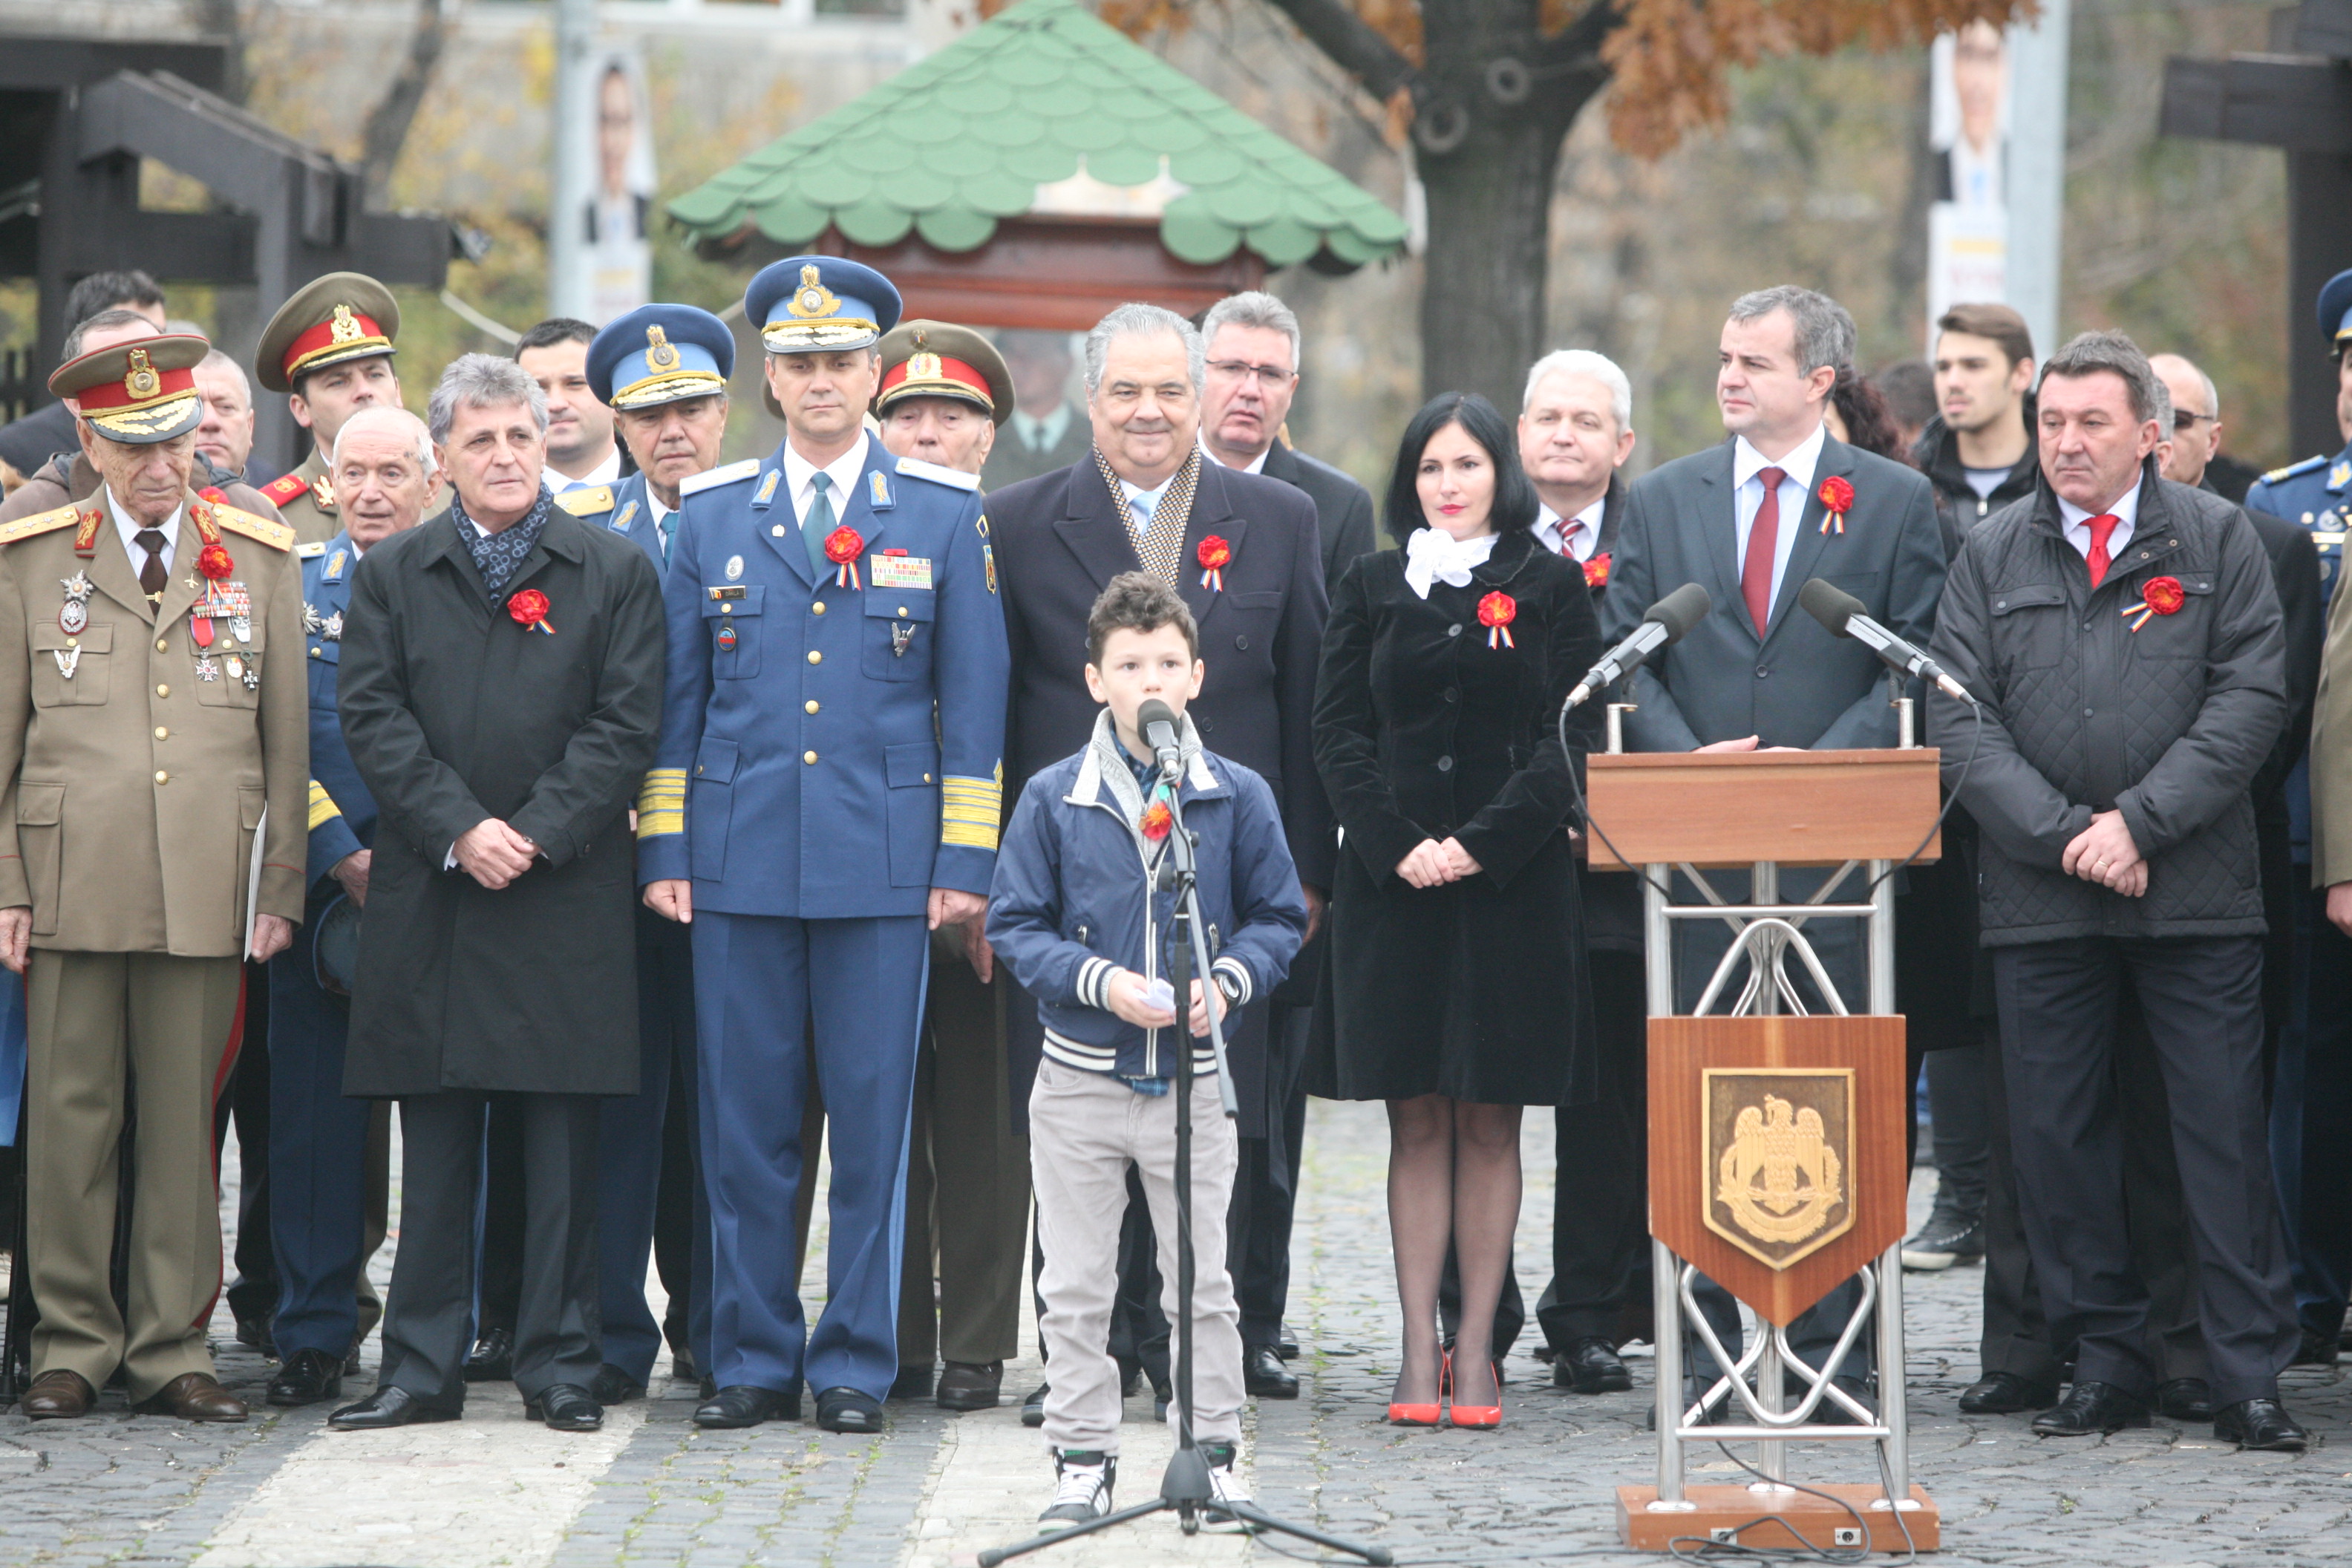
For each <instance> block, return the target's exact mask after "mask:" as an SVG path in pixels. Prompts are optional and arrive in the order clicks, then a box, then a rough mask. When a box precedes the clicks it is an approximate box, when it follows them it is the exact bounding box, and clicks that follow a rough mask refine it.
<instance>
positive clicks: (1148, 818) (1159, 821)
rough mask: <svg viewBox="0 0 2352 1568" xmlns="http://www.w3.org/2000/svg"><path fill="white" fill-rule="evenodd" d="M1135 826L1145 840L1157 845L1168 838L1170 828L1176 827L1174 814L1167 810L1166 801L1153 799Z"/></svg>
mask: <svg viewBox="0 0 2352 1568" xmlns="http://www.w3.org/2000/svg"><path fill="white" fill-rule="evenodd" d="M1137 826H1139V827H1140V828H1141V829H1142V832H1143V836H1144V837H1146V838H1149V839H1150V840H1151V842H1153V843H1154V844H1157V843H1159V842H1160V840H1161V839H1163V838H1165V837H1168V830H1169V829H1170V828H1171V827H1173V826H1176V814H1175V813H1174V812H1172V811H1171V810H1169V809H1168V803H1167V802H1166V801H1164V800H1160V799H1158V798H1157V797H1155V798H1154V799H1153V800H1152V802H1151V804H1150V805H1147V806H1145V807H1144V808H1143V820H1142V822H1140V823H1139V824H1138V825H1137Z"/></svg>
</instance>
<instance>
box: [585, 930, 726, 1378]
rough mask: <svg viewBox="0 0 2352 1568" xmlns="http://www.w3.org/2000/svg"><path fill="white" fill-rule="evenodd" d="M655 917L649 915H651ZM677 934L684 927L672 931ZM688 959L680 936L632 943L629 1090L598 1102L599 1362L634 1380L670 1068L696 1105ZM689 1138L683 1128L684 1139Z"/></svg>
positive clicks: (647, 1359)
mask: <svg viewBox="0 0 2352 1568" xmlns="http://www.w3.org/2000/svg"><path fill="white" fill-rule="evenodd" d="M655 918H658V917H655ZM681 934H683V933H681ZM694 1058H695V1045H694V964H693V955H692V952H691V950H690V948H689V947H688V943H687V942H682V941H680V942H649V941H646V940H645V939H644V937H643V935H642V933H641V934H640V937H639V940H638V942H637V1064H638V1067H637V1070H638V1075H639V1076H638V1080H637V1081H638V1086H639V1087H638V1089H637V1092H636V1093H635V1094H633V1095H630V1096H628V1097H626V1098H625V1099H620V1100H604V1101H603V1102H602V1104H601V1105H600V1107H599V1109H598V1117H599V1130H598V1134H597V1154H598V1165H597V1173H596V1252H597V1275H598V1292H599V1296H600V1298H601V1300H602V1304H603V1318H604V1362H605V1364H606V1365H608V1366H617V1367H619V1368H620V1369H621V1370H622V1371H623V1372H625V1373H628V1374H629V1376H630V1377H631V1378H633V1379H634V1380H635V1381H636V1382H637V1383H639V1384H644V1383H647V1382H649V1381H650V1380H651V1379H652V1376H653V1368H654V1360H655V1358H656V1356H657V1355H658V1354H659V1353H660V1352H661V1347H662V1331H661V1325H660V1324H659V1323H657V1322H656V1321H654V1315H653V1313H652V1312H651V1311H649V1310H647V1309H646V1258H647V1257H648V1255H649V1254H650V1253H651V1251H652V1248H653V1239H654V1214H655V1210H656V1204H657V1200H658V1198H659V1196H660V1193H661V1172H662V1130H663V1125H664V1122H665V1120H666V1119H667V1116H668V1114H669V1106H670V1095H669V1090H670V1076H671V1072H672V1069H673V1067H676V1068H682V1069H683V1071H684V1087H685V1089H686V1107H685V1109H686V1111H687V1113H688V1116H689V1117H691V1116H692V1115H693V1113H694V1110H695V1106H694V1098H695V1096H694V1085H695V1079H696V1073H695V1070H694V1069H695V1059H694ZM697 1142H698V1141H697V1140H696V1139H695V1138H694V1137H693V1136H692V1132H691V1130H689V1133H688V1148H689V1149H692V1148H695V1147H696V1145H697ZM695 1158H696V1160H697V1170H698V1174H697V1178H696V1180H695V1183H694V1216H695V1224H694V1230H695V1237H694V1260H693V1263H692V1265H691V1268H692V1270H693V1279H694V1282H695V1290H694V1314H693V1319H692V1321H691V1323H690V1324H689V1327H688V1335H689V1338H690V1342H691V1343H692V1346H693V1350H694V1356H695V1364H696V1365H697V1366H698V1367H708V1366H709V1364H710V1362H709V1355H710V1242H709V1236H710V1211H709V1207H708V1205H706V1204H705V1203H704V1201H703V1195H702V1183H701V1180H700V1176H699V1155H698V1154H697V1155H696V1156H695Z"/></svg>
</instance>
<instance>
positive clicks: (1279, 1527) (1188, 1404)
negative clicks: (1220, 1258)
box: [980, 758, 1396, 1568]
mask: <svg viewBox="0 0 2352 1568" xmlns="http://www.w3.org/2000/svg"><path fill="white" fill-rule="evenodd" d="M1162 765H1163V769H1164V776H1165V778H1166V780H1167V784H1168V809H1169V811H1170V812H1171V813H1172V814H1173V816H1174V819H1175V820H1174V822H1173V824H1172V825H1171V831H1170V832H1169V835H1168V840H1167V852H1166V853H1165V854H1163V855H1161V856H1160V872H1159V885H1158V886H1159V890H1160V892H1168V891H1171V890H1172V891H1173V892H1174V893H1175V894H1176V942H1175V952H1174V955H1173V958H1172V960H1171V963H1170V965H1169V980H1170V983H1171V984H1172V985H1173V986H1174V987H1175V991H1176V1030H1175V1033H1176V1087H1175V1091H1174V1092H1175V1095H1176V1452H1175V1455H1174V1456H1173V1457H1172V1458H1170V1459H1169V1461H1168V1468H1167V1469H1166V1471H1164V1472H1163V1473H1162V1474H1161V1476H1160V1495H1159V1496H1158V1497H1156V1498H1153V1499H1152V1500H1150V1502H1141V1503H1137V1504H1136V1505H1135V1506H1134V1507H1132V1508H1123V1509H1120V1510H1118V1511H1117V1512H1116V1513H1107V1514H1104V1515H1103V1516H1102V1517H1101V1518H1100V1519H1089V1520H1087V1521H1084V1522H1082V1523H1078V1524H1073V1525H1071V1526H1069V1527H1068V1528H1066V1529H1064V1530H1057V1531H1054V1532H1053V1533H1052V1534H1050V1535H1037V1536H1032V1537H1031V1538H1030V1539H1028V1540H1027V1541H1023V1542H1015V1543H1014V1544H1013V1545H1011V1546H992V1547H990V1548H989V1549H988V1550H987V1551H985V1552H982V1553H981V1554H980V1564H981V1568H996V1564H997V1563H1003V1561H1005V1560H1006V1559H1007V1558H1010V1557H1018V1556H1020V1555H1021V1554H1022V1553H1024V1552H1036V1551H1039V1550H1041V1549H1043V1548H1045V1547H1048V1546H1052V1545H1054V1544H1055V1542H1063V1541H1075V1540H1076V1539H1077V1538H1078V1537H1080V1536H1082V1535H1091V1534H1093V1533H1094V1532H1095V1531H1098V1530H1108V1529H1109V1528H1110V1527H1111V1526H1113V1525H1115V1524H1126V1523H1128V1522H1129V1521H1133V1520H1139V1519H1141V1518H1144V1517H1145V1516H1146V1515H1148V1514H1154V1513H1158V1512H1160V1511H1161V1510H1164V1509H1173V1510H1176V1520H1177V1523H1178V1524H1179V1525H1180V1526H1181V1528H1182V1530H1183V1531H1184V1533H1185V1534H1187V1535H1192V1534H1196V1533H1198V1532H1199V1531H1200V1528H1201V1510H1202V1509H1204V1508H1207V1507H1210V1506H1212V1505H1213V1504H1214V1503H1215V1500H1216V1493H1215V1492H1214V1490H1213V1489H1212V1488H1211V1486H1210V1484H1209V1461H1208V1458H1207V1456H1205V1455H1203V1454H1202V1452H1201V1449H1200V1447H1199V1445H1198V1444H1197V1443H1195V1442H1194V1441H1193V1438H1192V1028H1191V1025H1190V1023H1189V1022H1188V1019H1187V1015H1188V1014H1189V1013H1190V1011H1191V996H1192V975H1193V973H1194V972H1195V971H1196V970H1197V971H1198V973H1200V975H1201V978H1202V981H1203V982H1204V984H1203V985H1202V993H1203V999H1204V1000H1205V1001H1206V1002H1207V1006H1208V1014H1209V1048H1210V1050H1211V1051H1212V1052H1213V1055H1214V1058H1215V1060H1216V1064H1217V1087H1218V1089H1219V1092H1220V1094H1221V1096H1222V1098H1223V1101H1224V1110H1225V1118H1226V1120H1227V1121H1231V1120H1233V1119H1234V1117H1235V1116H1237V1115H1239V1114H1240V1108H1239V1106H1238V1105H1237V1104H1236V1102H1235V1101H1234V1075H1233V1072H1232V1069H1231V1068H1230V1066H1229V1065H1228V1063H1227V1062H1226V1060H1225V1031H1224V1027H1223V1023H1222V1022H1221V1021H1220V1020H1219V1018H1218V1016H1217V1006H1216V1003H1215V1001H1214V999H1213V998H1208V997H1207V996H1206V993H1207V991H1208V990H1209V988H1210V987H1213V986H1214V985H1215V984H1216V983H1217V981H1216V976H1215V975H1213V974H1212V973H1210V971H1209V951H1208V942H1207V936H1206V931H1207V927H1206V924H1205V922H1203V921H1202V919H1201V892H1200V887H1199V865H1198V862H1197V861H1196V860H1195V858H1194V855H1193V843H1192V834H1191V833H1190V832H1188V831H1187V830H1186V829H1185V826H1184V808H1183V807H1182V806H1181V805H1179V804H1178V801H1177V794H1176V786H1177V783H1178V781H1179V780H1180V779H1181V776H1182V774H1181V764H1180V763H1177V762H1176V761H1175V760H1174V759H1172V758H1171V759H1169V760H1167V761H1166V762H1165V763H1163V764H1162ZM1219 1506H1222V1507H1223V1508H1225V1509H1227V1510H1230V1511H1231V1512H1232V1514H1233V1516H1234V1518H1235V1519H1238V1520H1240V1521H1243V1522H1244V1524H1247V1525H1250V1526H1252V1527H1254V1528H1253V1531H1252V1533H1255V1532H1256V1531H1267V1530H1271V1531H1276V1532H1278V1533H1280V1534H1284V1535H1291V1536H1296V1537H1297V1538H1298V1539H1299V1540H1301V1541H1311V1542H1314V1543H1315V1544H1316V1545H1318V1546H1328V1547H1330V1548H1331V1549H1332V1550H1333V1551H1335V1552H1347V1553H1349V1555H1350V1556H1354V1557H1360V1558H1362V1559H1363V1560H1364V1561H1365V1562H1367V1563H1373V1564H1375V1565H1377V1568H1386V1565H1387V1564H1389V1563H1393V1562H1394V1561H1395V1560H1396V1559H1395V1558H1394V1557H1393V1556H1392V1555H1391V1553H1390V1552H1389V1551H1388V1549H1387V1548H1385V1547H1380V1546H1358V1545H1355V1544H1354V1543H1353V1542H1346V1541H1342V1540H1340V1539H1339V1537H1338V1536H1336V1535H1326V1534H1324V1533H1323V1532H1322V1531H1318V1530H1311V1529H1309V1528H1307V1526H1306V1525H1303V1524H1293V1523H1291V1522H1290V1521H1287V1520H1281V1519H1276V1517H1275V1516H1274V1515H1272V1514H1270V1513H1268V1512H1266V1511H1265V1510H1263V1509H1261V1508H1259V1507H1258V1506H1257V1505H1256V1504H1255V1503H1248V1502H1241V1501H1237V1500H1236V1501H1232V1502H1228V1503H1225V1504H1223V1505H1219Z"/></svg>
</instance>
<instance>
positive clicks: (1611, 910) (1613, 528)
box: [1542, 470, 1648, 954]
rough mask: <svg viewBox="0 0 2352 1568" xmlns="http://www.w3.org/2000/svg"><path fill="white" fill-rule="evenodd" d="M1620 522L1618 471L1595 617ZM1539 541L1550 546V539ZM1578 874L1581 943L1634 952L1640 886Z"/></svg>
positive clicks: (1594, 586) (1587, 572)
mask: <svg viewBox="0 0 2352 1568" xmlns="http://www.w3.org/2000/svg"><path fill="white" fill-rule="evenodd" d="M1624 519H1625V476H1624V474H1623V472H1622V470H1621V471H1620V472H1618V473H1614V474H1612V475H1610V476H1609V493H1608V494H1607V495H1605V496H1603V497H1602V498H1601V536H1600V538H1599V539H1598V540H1597V541H1596V542H1594V544H1593V547H1592V556H1591V560H1589V561H1587V562H1585V563H1584V584H1585V587H1586V588H1587V589H1588V590H1589V591H1590V592H1591V595H1592V608H1593V611H1594V613H1595V614H1596V615H1598V616H1602V617H1603V618H1606V616H1608V614H1609V608H1608V606H1609V591H1610V588H1611V587H1612V584H1614V583H1615V582H1616V572H1615V567H1616V562H1617V543H1618V539H1619V536H1620V535H1621V534H1622V532H1623V531H1624ZM1542 542H1543V543H1544V544H1545V546H1546V547H1547V548H1549V544H1550V541H1549V540H1544V541H1542ZM1604 557H1605V558H1606V563H1605V564H1603V558H1604ZM1647 607H1648V605H1643V608H1645V609H1646V608H1647ZM1595 749H1596V750H1597V749H1598V744H1597V743H1596V747H1595ZM1588 831H1589V830H1588ZM1578 871H1579V881H1580V883H1581V885H1582V888H1583V892H1584V942H1585V945H1586V946H1587V947H1589V948H1591V949H1593V950H1595V951H1597V952H1631V953H1634V954H1639V953H1640V952H1641V951H1642V884H1641V883H1640V882H1639V881H1638V880H1636V879H1635V878H1634V876H1633V872H1631V871H1595V870H1593V869H1591V862H1590V861H1589V860H1588V861H1587V862H1586V863H1585V864H1584V865H1582V866H1580V867H1579V868H1578Z"/></svg>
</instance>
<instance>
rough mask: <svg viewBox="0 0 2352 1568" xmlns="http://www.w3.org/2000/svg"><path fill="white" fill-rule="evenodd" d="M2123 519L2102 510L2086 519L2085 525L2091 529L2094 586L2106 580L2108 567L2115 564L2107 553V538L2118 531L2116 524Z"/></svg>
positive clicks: (2090, 559) (2090, 560) (2092, 582)
mask: <svg viewBox="0 0 2352 1568" xmlns="http://www.w3.org/2000/svg"><path fill="white" fill-rule="evenodd" d="M2121 521H2123V519H2122V518H2119V517H2116V516H2115V515H2113V514H2112V513H2108V512H2101V513H2100V514H2099V515H2098V516H2096V517H2094V518H2086V519H2084V527H2086V528H2088V529H2089V530H2090V531H2091V553H2090V556H2089V564H2090V568H2091V586H2092V587H2094V588H2095V587H2097V586H2098V585H2099V584H2101V583H2103V582H2105V581H2106V576H2107V568H2108V566H2110V565H2111V564H2113V562H2112V561H2111V560H2110V559H2109V557H2108V555H2107V540H2108V538H2109V537H2110V536H2111V535H2112V534H2113V533H2114V532H2115V531H2116V524H2117V523H2119V522H2121Z"/></svg>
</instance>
